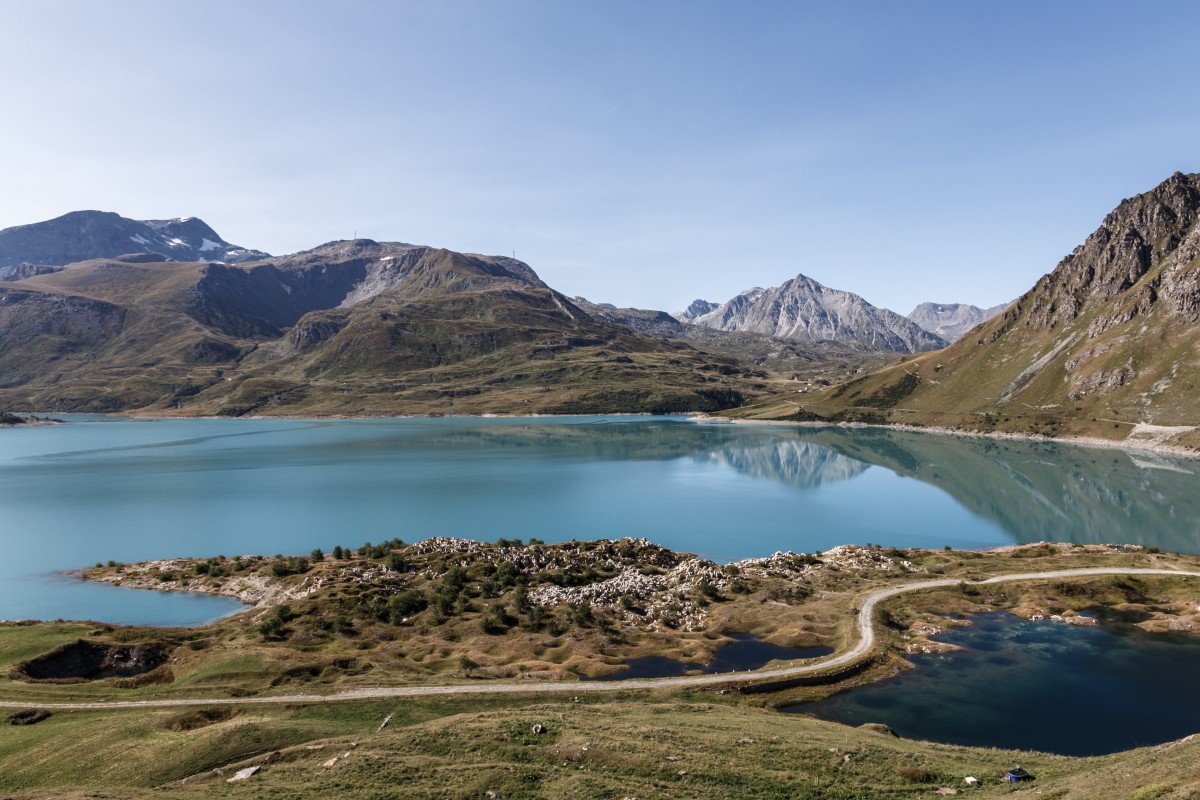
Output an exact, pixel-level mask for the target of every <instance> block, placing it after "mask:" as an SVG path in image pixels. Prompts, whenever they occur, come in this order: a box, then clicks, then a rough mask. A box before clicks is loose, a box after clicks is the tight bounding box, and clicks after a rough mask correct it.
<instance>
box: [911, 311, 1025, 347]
mask: <svg viewBox="0 0 1200 800" xmlns="http://www.w3.org/2000/svg"><path fill="white" fill-rule="evenodd" d="M1009 305H1011V303H1001V304H1000V305H997V306H992V307H991V308H980V307H979V306H973V305H968V304H966V303H921V304H920V305H918V306H917V307H916V308H914V309H913V310H912V311H911V312H909V314H908V315H907V317H908V319H910V320H912V321H913V322H915V323H916V324H917V325H919V326H920V327H922V328H924V329H925V330H927V331H929V332H930V333H933V334H936V335H938V336H940V337H942V338H943V339H945V340H946V341H947V342H954V341H956V340H957V339H958V338H959V337H960V336H962V335H963V334H964V333H966V332H967V331H969V330H971V328H974V327H975V326H976V325H979V324H981V323H984V322H987V321H988V320H989V319H991V318H992V317H994V316H996V315H997V314H999V313H1000V312H1001V311H1003V310H1004V309H1006V308H1008V307H1009Z"/></svg>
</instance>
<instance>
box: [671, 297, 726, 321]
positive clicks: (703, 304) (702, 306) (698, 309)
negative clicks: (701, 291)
mask: <svg viewBox="0 0 1200 800" xmlns="http://www.w3.org/2000/svg"><path fill="white" fill-rule="evenodd" d="M719 305H720V303H713V302H710V301H708V300H693V301H692V304H691V305H690V306H688V307H687V308H685V309H684V310H683V311H677V312H675V313H674V314H672V315H671V316H673V317H674V318H675V319H677V320H679V321H680V322H691V321H692V320H694V319H695V318H696V317H698V316H700V315H701V314H707V313H708V312H710V311H712V310H713V309H714V308H716V307H717V306H719Z"/></svg>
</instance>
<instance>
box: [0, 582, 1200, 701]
mask: <svg viewBox="0 0 1200 800" xmlns="http://www.w3.org/2000/svg"><path fill="white" fill-rule="evenodd" d="M1090 575H1174V576H1181V575H1183V576H1188V577H1193V578H1200V572H1193V571H1189V570H1174V569H1150V568H1120V567H1091V568H1084V569H1060V570H1052V571H1049V572H1023V573H1020V574H1014V575H998V576H996V577H994V578H987V579H985V580H982V581H963V580H961V579H958V578H945V579H941V580H932V581H918V582H916V583H908V584H905V585H903V586H894V587H892V588H889V589H879V590H877V591H874V592H871V593H870V594H868V595H867V596H866V597H864V598H863V601H862V603H861V605H860V606H859V615H858V634H859V635H858V641H857V642H856V643H855V644H854V646H853V647H851V648H850V649H848V650H845V651H843V652H841V653H838V654H837V655H834V656H831V657H828V658H822V659H818V660H814V661H808V662H805V663H803V664H797V665H793V666H788V667H778V668H776V669H766V670H757V671H752V672H734V673H731V672H724V673H718V674H714V675H689V676H685V677H678V678H645V679H630V680H624V681H620V680H618V681H585V682H570V683H568V682H556V683H480V684H473V685H471V684H449V685H438V686H393V687H368V688H363V689H353V690H350V691H346V692H338V693H335V694H290V695H272V696H269V697H211V698H185V699H162V700H111V701H103V702H90V703H34V702H30V701H28V700H26V701H20V702H13V701H7V700H0V708H17V709H22V708H30V707H31V706H35V707H37V708H45V709H61V710H84V709H90V710H96V709H100V710H106V709H130V708H171V707H179V706H211V705H250V704H261V703H287V704H297V703H305V704H307V703H338V702H344V701H348V700H372V699H379V698H388V697H428V696H432V695H462V694H524V693H529V694H550V693H557V694H573V695H580V694H593V693H596V692H627V691H631V690H638V689H670V688H679V687H698V686H712V685H714V684H729V683H739V684H748V683H758V682H762V681H777V680H781V679H783V680H786V679H788V678H795V677H799V676H802V675H810V674H813V673H817V672H823V671H825V670H828V669H830V668H833V667H840V666H848V665H850V664H852V663H854V662H856V661H858V660H859V659H860V658H862V657H863V656H865V655H867V654H868V653H870V652H871V650H873V649H874V647H875V626H874V612H875V607H876V606H877V605H878V604H879V603H880V602H882V601H884V600H888V599H890V598H892V597H895V596H897V595H901V594H906V593H908V592H918V591H921V590H923V589H936V588H938V587H945V586H957V585H958V584H960V583H966V584H967V585H970V586H987V585H988V584H993V583H1009V582H1012V581H1029V580H1048V579H1053V578H1079V577H1085V576H1090Z"/></svg>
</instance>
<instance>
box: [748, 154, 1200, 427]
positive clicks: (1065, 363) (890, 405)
mask: <svg viewBox="0 0 1200 800" xmlns="http://www.w3.org/2000/svg"><path fill="white" fill-rule="evenodd" d="M1198 219H1200V175H1182V174H1179V173H1176V174H1175V175H1173V176H1172V177H1171V178H1169V179H1168V180H1166V181H1165V182H1163V183H1162V184H1161V185H1159V186H1157V187H1156V188H1154V189H1153V190H1151V191H1149V192H1146V193H1145V194H1142V195H1139V196H1137V197H1134V198H1131V199H1128V200H1125V201H1123V202H1122V203H1121V204H1120V205H1119V206H1118V207H1117V208H1116V209H1115V210H1114V211H1113V212H1112V213H1110V214H1109V215H1108V216H1107V217H1106V218H1105V220H1104V223H1103V224H1102V225H1101V226H1100V228H1099V229H1097V230H1096V231H1095V232H1094V233H1093V234H1092V235H1091V236H1089V237H1088V239H1087V241H1086V242H1085V243H1084V244H1082V245H1080V246H1079V247H1077V248H1076V249H1075V251H1074V252H1073V253H1071V255H1069V256H1067V257H1066V258H1065V259H1063V261H1062V262H1061V263H1060V264H1059V265H1058V267H1057V268H1056V269H1055V270H1054V271H1053V272H1052V273H1050V274H1049V275H1046V276H1045V277H1043V278H1042V279H1041V280H1040V281H1038V283H1037V285H1036V286H1034V288H1033V289H1031V290H1030V291H1029V292H1028V293H1026V294H1025V295H1024V296H1022V297H1021V298H1020V299H1019V300H1018V301H1017V302H1016V303H1014V304H1013V305H1012V306H1011V307H1010V308H1008V309H1007V310H1006V311H1005V312H1004V313H1003V314H1001V315H999V316H998V317H995V318H993V319H992V320H990V321H988V322H986V323H984V324H983V325H981V326H979V327H977V328H975V329H973V330H971V331H969V332H968V333H966V334H964V335H963V337H962V338H961V339H960V340H959V341H958V342H956V343H955V344H954V345H952V346H950V347H948V348H946V349H945V350H941V351H937V352H934V353H927V354H922V355H919V356H916V357H913V358H904V359H901V360H899V361H898V362H896V363H894V364H893V365H891V366H889V367H887V368H885V369H883V370H881V371H879V372H876V373H873V374H871V375H868V376H865V377H863V378H860V379H858V380H855V381H852V382H850V383H846V384H842V385H841V386H838V387H837V388H834V389H831V390H829V391H827V392H824V393H822V394H821V395H819V396H816V397H814V398H812V399H811V400H806V401H805V402H802V403H799V404H798V403H797V401H795V400H792V401H791V402H788V401H787V400H784V399H782V398H781V399H779V400H777V401H775V402H772V403H767V404H764V405H762V406H760V407H758V408H755V409H753V410H749V411H748V412H747V415H748V416H759V417H775V418H779V417H791V418H796V419H805V418H814V417H823V418H840V419H863V420H866V421H886V422H900V423H913V424H923V425H936V426H945V427H961V428H966V429H971V430H1011V431H1022V432H1034V433H1046V434H1069V435H1084V436H1098V437H1103V438H1107V439H1118V440H1119V439H1125V438H1127V437H1130V436H1132V437H1134V438H1139V437H1157V438H1160V439H1169V440H1171V441H1173V442H1176V443H1179V444H1183V445H1186V446H1191V447H1197V446H1200V435H1198V434H1197V433H1196V432H1195V431H1194V430H1187V429H1192V428H1194V426H1195V425H1196V424H1197V423H1198V422H1200V392H1198V391H1197V388H1198V383H1200V379H1198V376H1200V325H1197V322H1198V321H1200V227H1198V226H1197V220H1198ZM1148 426H1160V429H1157V430H1156V429H1154V428H1150V427H1148ZM1174 427H1178V428H1180V430H1178V431H1170V430H1162V429H1161V428H1174Z"/></svg>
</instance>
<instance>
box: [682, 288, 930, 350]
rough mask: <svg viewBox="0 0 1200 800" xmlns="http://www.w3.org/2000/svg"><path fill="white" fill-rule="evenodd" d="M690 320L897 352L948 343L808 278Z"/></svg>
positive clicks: (749, 293) (755, 292)
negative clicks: (849, 343) (850, 343)
mask: <svg viewBox="0 0 1200 800" xmlns="http://www.w3.org/2000/svg"><path fill="white" fill-rule="evenodd" d="M690 322H691V324H693V325H699V326H702V327H706V328H716V329H718V330H724V331H749V332H753V333H765V334H767V335H768V336H775V337H777V338H780V339H789V340H814V341H843V342H853V343H856V344H862V345H866V346H868V347H873V348H878V349H881V350H892V351H895V352H900V353H911V352H916V351H920V350H936V349H939V348H941V347H945V346H946V344H947V342H946V341H945V340H944V339H942V338H941V337H939V336H937V335H936V334H933V333H930V332H929V331H925V330H922V329H921V328H920V327H918V326H917V325H916V324H914V323H913V322H911V321H910V320H908V319H905V318H904V317H902V316H900V315H899V314H897V313H895V312H893V311H888V310H887V309H885V308H876V307H875V306H873V305H871V304H870V303H868V302H867V301H866V300H864V299H863V298H861V297H859V296H858V295H856V294H853V293H851V292H844V291H840V290H838V289H830V288H829V287H827V286H824V285H822V284H821V283H818V282H817V281H815V280H813V279H812V278H809V277H808V276H807V275H797V276H796V277H795V278H792V279H791V280H788V281H785V282H784V283H783V284H782V285H780V286H776V287H773V288H770V289H762V288H759V287H754V288H752V289H747V290H746V291H744V292H742V293H740V294H738V295H737V296H736V297H734V298H732V299H730V300H729V301H727V302H725V303H722V304H721V305H720V306H717V307H716V308H714V309H712V310H711V311H708V312H707V313H704V314H700V315H698V316H696V317H694V318H693V319H692V320H691V321H690Z"/></svg>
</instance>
